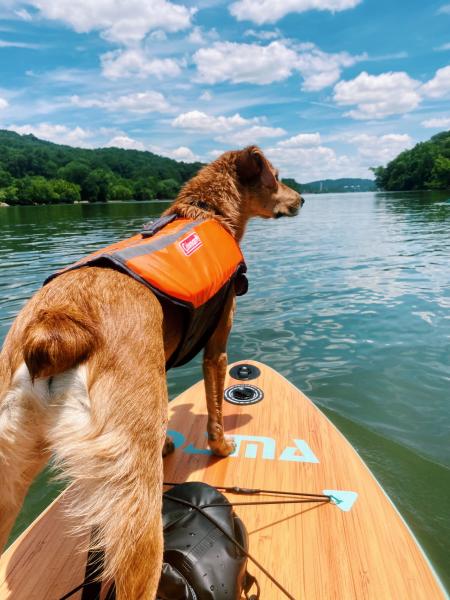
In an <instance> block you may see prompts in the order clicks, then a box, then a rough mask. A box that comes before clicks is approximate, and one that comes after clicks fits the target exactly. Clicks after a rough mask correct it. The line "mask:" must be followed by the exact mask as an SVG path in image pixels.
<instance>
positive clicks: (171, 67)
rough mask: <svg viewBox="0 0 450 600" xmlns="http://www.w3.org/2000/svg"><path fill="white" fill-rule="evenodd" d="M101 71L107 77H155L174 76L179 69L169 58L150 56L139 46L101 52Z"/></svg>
mask: <svg viewBox="0 0 450 600" xmlns="http://www.w3.org/2000/svg"><path fill="white" fill-rule="evenodd" d="M100 58H101V63H102V73H103V75H104V76H105V77H107V78H108V79H120V78H125V77H137V78H138V79H146V78H147V77H150V76H153V77H156V78H157V79H163V78H165V77H176V76H177V75H179V74H180V72H181V69H180V66H179V65H178V64H177V62H176V61H175V60H173V59H171V58H161V59H160V58H153V59H152V58H151V57H149V56H148V55H147V53H146V52H145V51H144V50H142V49H141V48H130V49H127V50H114V51H112V52H106V54H102V56H101V57H100Z"/></svg>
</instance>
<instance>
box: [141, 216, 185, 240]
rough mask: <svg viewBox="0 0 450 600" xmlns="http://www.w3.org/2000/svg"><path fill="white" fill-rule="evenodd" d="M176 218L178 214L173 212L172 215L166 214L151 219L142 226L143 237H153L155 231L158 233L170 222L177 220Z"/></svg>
mask: <svg viewBox="0 0 450 600" xmlns="http://www.w3.org/2000/svg"><path fill="white" fill-rule="evenodd" d="M175 219H178V215H176V214H172V215H164V216H162V217H159V219H156V220H154V221H149V222H148V223H146V224H145V225H144V227H143V228H142V231H141V235H142V237H144V238H148V237H152V236H153V235H155V233H158V231H160V230H161V229H162V228H163V227H165V226H166V225H169V223H172V221H175Z"/></svg>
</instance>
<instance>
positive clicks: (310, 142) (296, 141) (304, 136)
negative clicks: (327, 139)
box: [278, 133, 321, 148]
mask: <svg viewBox="0 0 450 600" xmlns="http://www.w3.org/2000/svg"><path fill="white" fill-rule="evenodd" d="M320 143H321V139H320V133H299V134H298V135H294V136H293V137H290V138H288V139H287V140H282V141H281V142H278V146H280V147H281V148H298V147H306V146H308V147H309V146H319V145H320Z"/></svg>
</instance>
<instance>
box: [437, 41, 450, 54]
mask: <svg viewBox="0 0 450 600" xmlns="http://www.w3.org/2000/svg"><path fill="white" fill-rule="evenodd" d="M435 50H437V51H438V52H444V51H445V50H450V42H448V43H447V44H442V46H438V47H437V48H435Z"/></svg>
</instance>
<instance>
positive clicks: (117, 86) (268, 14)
mask: <svg viewBox="0 0 450 600" xmlns="http://www.w3.org/2000/svg"><path fill="white" fill-rule="evenodd" d="M0 128H2V129H11V130H14V131H17V132H18V133H32V134H34V135H36V136H37V137H39V138H43V139H46V140H50V141H53V142H56V143H63V144H68V145H71V146H80V147H85V148H94V147H103V146H116V147H119V148H135V149H139V150H150V151H152V152H155V153H157V154H161V155H164V156H169V157H171V158H175V159H177V160H184V161H187V162H190V161H194V160H200V161H203V162H209V161H211V160H213V159H214V158H215V157H216V156H218V155H219V154H221V153H222V152H224V151H225V150H229V149H236V148H242V147H244V146H246V145H249V144H258V145H259V146H260V147H261V148H262V149H263V150H264V151H265V152H266V154H267V155H268V156H269V158H270V159H271V160H272V162H273V163H274V165H275V166H277V167H278V168H279V169H280V173H281V176H282V177H294V178H295V179H296V180H297V181H299V182H308V181H312V180H317V179H322V178H338V177H371V178H372V177H373V175H372V173H371V171H370V170H369V167H371V166H372V167H373V166H378V165H385V164H386V163H387V162H388V161H389V160H391V159H392V158H394V157H395V156H396V155H397V154H398V153H399V152H400V151H402V150H404V149H406V148H410V147H412V146H414V144H416V143H417V142H419V141H424V140H427V139H429V138H430V137H431V136H432V135H434V134H436V133H438V132H439V131H443V130H448V129H450V3H448V2H446V1H445V0H444V1H442V0H441V1H435V0H427V1H426V2H424V1H423V0H420V1H419V0H234V1H232V2H224V1H221V0H198V1H193V2H190V1H189V2H182V1H179V2H171V1H169V0H0Z"/></svg>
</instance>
